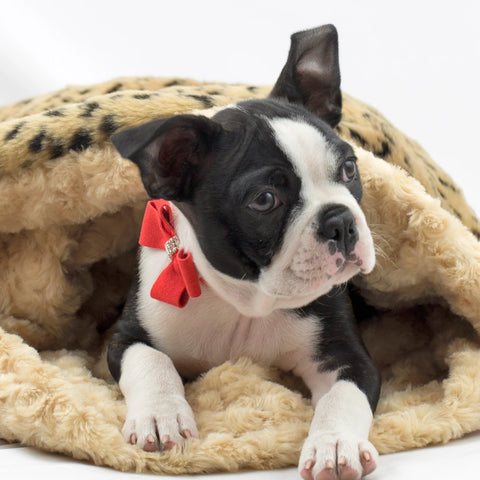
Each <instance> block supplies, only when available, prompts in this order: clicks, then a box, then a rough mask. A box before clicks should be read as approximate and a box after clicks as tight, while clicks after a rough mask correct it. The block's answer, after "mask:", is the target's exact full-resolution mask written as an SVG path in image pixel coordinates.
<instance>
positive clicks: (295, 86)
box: [270, 25, 342, 127]
mask: <svg viewBox="0 0 480 480" xmlns="http://www.w3.org/2000/svg"><path fill="white" fill-rule="evenodd" d="M270 97H273V98H280V99H286V100H288V101H289V102H293V103H300V104H302V105H304V106H305V107H306V108H308V109H309V110H311V111H312V112H314V113H315V114H317V115H318V116H319V117H320V118H322V119H323V120H325V121H326V122H327V123H328V124H329V125H330V126H332V127H335V126H336V125H337V124H338V123H339V122H340V118H341V115H342V94H341V91H340V67H339V63H338V35H337V30H336V28H335V27H334V26H333V25H323V26H322V27H318V28H314V29H312V30H305V31H303V32H297V33H294V34H293V35H292V36H291V45H290V52H289V54H288V59H287V63H286V64H285V66H284V67H283V70H282V73H281V74H280V76H279V77H278V80H277V82H276V83H275V86H274V87H273V90H272V92H271V93H270Z"/></svg>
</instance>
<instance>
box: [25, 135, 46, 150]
mask: <svg viewBox="0 0 480 480" xmlns="http://www.w3.org/2000/svg"><path fill="white" fill-rule="evenodd" d="M46 136H47V132H46V131H45V130H42V131H41V132H40V133H38V134H37V135H35V136H34V137H33V138H32V139H31V140H30V142H29V143H28V149H29V150H30V151H31V152H33V153H38V152H41V151H42V147H43V141H44V140H45V138H46Z"/></svg>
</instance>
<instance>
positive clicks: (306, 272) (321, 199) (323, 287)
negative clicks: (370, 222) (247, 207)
mask: <svg viewBox="0 0 480 480" xmlns="http://www.w3.org/2000/svg"><path fill="white" fill-rule="evenodd" d="M270 124H271V126H272V129H273V131H274V134H275V137H276V141H277V144H278V145H279V147H280V148H281V149H282V150H283V151H284V152H285V154H286V155H287V157H288V158H289V159H290V161H291V162H292V164H293V167H294V170H295V172H296V174H297V175H298V177H299V178H300V180H301V182H302V186H301V190H300V199H301V202H302V204H301V206H300V209H299V210H298V211H297V212H295V214H294V216H293V221H292V223H291V224H290V225H288V227H287V231H286V232H285V238H284V241H283V244H282V245H283V246H282V248H281V250H280V251H279V252H278V253H277V254H276V255H275V257H274V259H273V261H272V263H271V264H270V265H269V266H268V267H267V268H266V269H265V270H264V271H262V273H261V275H260V279H259V285H260V287H261V288H262V289H263V291H264V292H265V293H267V294H269V295H273V296H280V297H283V296H285V297H292V296H295V297H311V296H313V298H315V297H317V296H319V295H323V294H325V293H327V292H328V291H329V290H330V289H331V288H332V287H333V286H334V285H338V284H341V283H344V282H346V281H347V280H349V279H350V278H351V277H352V276H353V275H355V274H356V273H358V272H359V271H362V272H365V273H368V272H370V271H371V270H372V269H373V266H374V262H375V255H374V249H373V242H372V238H371V234H370V231H369V229H368V227H367V224H366V221H365V216H364V215H363V212H362V211H361V209H360V206H359V205H358V202H357V201H356V200H355V198H354V197H353V196H352V194H351V193H350V191H349V190H348V188H347V187H346V185H344V184H342V183H341V182H339V181H338V180H337V173H336V172H337V170H338V168H340V165H341V163H342V159H339V158H337V156H338V153H337V152H336V151H335V149H334V148H332V147H331V146H329V144H328V142H327V139H326V138H325V137H324V136H323V135H322V133H321V132H320V131H319V130H318V129H316V128H315V127H313V126H312V125H309V124H307V123H304V122H302V121H294V120H291V119H286V118H281V119H275V120H271V121H270ZM328 204H340V205H344V206H346V207H347V208H348V209H349V210H350V211H351V212H352V214H353V217H354V219H355V222H356V226H357V229H358V233H359V240H358V242H357V244H356V246H355V248H354V250H353V252H352V255H349V258H348V259H346V258H345V257H344V256H343V255H342V254H341V253H340V252H338V251H335V252H334V250H335V249H330V248H329V244H328V242H321V241H320V240H319V239H318V235H317V230H318V214H319V212H320V211H321V210H322V208H323V207H324V206H325V205H328ZM332 252H334V253H332Z"/></svg>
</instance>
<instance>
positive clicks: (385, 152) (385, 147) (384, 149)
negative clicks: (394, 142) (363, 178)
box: [373, 142, 392, 159]
mask: <svg viewBox="0 0 480 480" xmlns="http://www.w3.org/2000/svg"><path fill="white" fill-rule="evenodd" d="M391 153H392V151H391V150H390V145H389V144H388V143H387V142H382V145H381V150H379V149H378V148H374V149H373V154H374V155H375V156H377V157H380V158H383V159H385V158H387V157H388V156H390V154H391Z"/></svg>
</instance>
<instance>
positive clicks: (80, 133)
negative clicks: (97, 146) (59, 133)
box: [68, 128, 93, 152]
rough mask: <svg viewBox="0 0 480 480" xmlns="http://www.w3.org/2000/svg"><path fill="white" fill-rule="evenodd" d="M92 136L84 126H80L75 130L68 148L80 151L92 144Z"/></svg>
mask: <svg viewBox="0 0 480 480" xmlns="http://www.w3.org/2000/svg"><path fill="white" fill-rule="evenodd" d="M92 142H93V140H92V136H91V135H90V132H89V131H88V130H87V129H86V128H80V129H79V130H77V131H76V132H75V134H74V135H73V137H72V140H71V141H70V145H69V146H68V148H69V149H70V150H74V151H75V152H81V151H82V150H85V149H86V148H88V147H89V146H90V145H91V144H92Z"/></svg>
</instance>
